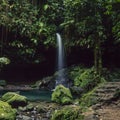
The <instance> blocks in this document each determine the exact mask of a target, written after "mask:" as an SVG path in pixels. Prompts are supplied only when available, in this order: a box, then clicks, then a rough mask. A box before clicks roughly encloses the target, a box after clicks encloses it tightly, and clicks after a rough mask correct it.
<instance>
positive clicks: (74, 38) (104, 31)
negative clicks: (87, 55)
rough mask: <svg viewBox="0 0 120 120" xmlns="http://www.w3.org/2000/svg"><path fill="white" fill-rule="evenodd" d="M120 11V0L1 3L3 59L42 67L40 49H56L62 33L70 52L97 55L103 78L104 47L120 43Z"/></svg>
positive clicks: (14, 0)
mask: <svg viewBox="0 0 120 120" xmlns="http://www.w3.org/2000/svg"><path fill="white" fill-rule="evenodd" d="M119 8H120V0H104V1H103V0H91V1H89V0H74V1H72V0H57V1H56V0H40V1H39V0H22V1H21V0H0V37H1V38H0V48H1V57H3V56H4V57H8V58H10V59H13V61H17V62H18V61H24V62H37V63H39V62H41V61H42V60H44V55H43V53H42V51H41V52H40V53H41V54H40V55H38V49H39V47H41V46H44V48H45V49H47V48H49V47H51V46H52V47H55V46H56V42H55V39H56V38H55V33H56V32H58V31H59V32H60V33H61V35H62V37H63V38H64V44H65V46H66V49H67V50H70V48H71V47H72V46H81V47H83V48H85V49H92V50H93V51H94V66H95V68H96V71H97V73H98V74H99V75H100V74H101V69H102V55H103V53H104V49H105V44H106V43H107V44H108V45H109V43H110V44H117V45H118V46H119V43H120V14H119V13H120V9H119Z"/></svg>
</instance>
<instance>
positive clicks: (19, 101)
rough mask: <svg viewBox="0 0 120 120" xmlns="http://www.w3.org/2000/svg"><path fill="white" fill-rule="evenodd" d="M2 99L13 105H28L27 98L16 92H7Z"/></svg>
mask: <svg viewBox="0 0 120 120" xmlns="http://www.w3.org/2000/svg"><path fill="white" fill-rule="evenodd" d="M1 100H2V101H4V102H7V103H9V104H10V105H12V107H18V106H25V105H27V98H26V97H25V96H22V95H19V94H17V93H15V92H7V93H6V94H4V95H3V96H2V98H1Z"/></svg>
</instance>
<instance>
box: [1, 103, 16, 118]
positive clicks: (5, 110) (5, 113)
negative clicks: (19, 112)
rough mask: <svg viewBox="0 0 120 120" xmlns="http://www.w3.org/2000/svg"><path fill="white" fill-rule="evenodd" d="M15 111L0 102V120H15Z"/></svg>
mask: <svg viewBox="0 0 120 120" xmlns="http://www.w3.org/2000/svg"><path fill="white" fill-rule="evenodd" d="M15 117H16V110H15V109H12V108H11V106H10V105H9V104H8V103H7V102H3V101H0V120H15Z"/></svg>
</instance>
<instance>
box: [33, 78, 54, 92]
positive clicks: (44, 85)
mask: <svg viewBox="0 0 120 120" xmlns="http://www.w3.org/2000/svg"><path fill="white" fill-rule="evenodd" d="M33 87H36V88H39V89H44V90H52V89H54V87H55V78H54V77H53V76H48V77H45V78H43V79H42V80H39V81H37V82H36V83H35V85H33Z"/></svg>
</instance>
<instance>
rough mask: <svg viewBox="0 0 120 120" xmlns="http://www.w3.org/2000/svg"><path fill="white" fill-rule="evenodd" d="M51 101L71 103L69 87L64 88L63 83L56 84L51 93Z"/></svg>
mask: <svg viewBox="0 0 120 120" xmlns="http://www.w3.org/2000/svg"><path fill="white" fill-rule="evenodd" d="M52 101H54V102H57V103H61V104H69V103H72V95H71V92H70V90H69V88H66V87H64V86H63V85H58V86H57V87H56V88H55V91H54V92H53V93H52Z"/></svg>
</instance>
